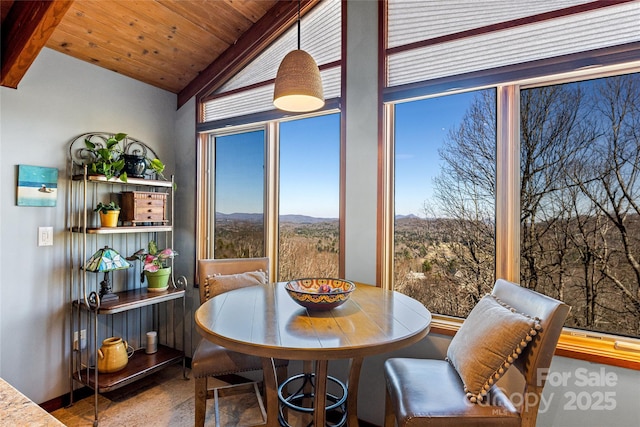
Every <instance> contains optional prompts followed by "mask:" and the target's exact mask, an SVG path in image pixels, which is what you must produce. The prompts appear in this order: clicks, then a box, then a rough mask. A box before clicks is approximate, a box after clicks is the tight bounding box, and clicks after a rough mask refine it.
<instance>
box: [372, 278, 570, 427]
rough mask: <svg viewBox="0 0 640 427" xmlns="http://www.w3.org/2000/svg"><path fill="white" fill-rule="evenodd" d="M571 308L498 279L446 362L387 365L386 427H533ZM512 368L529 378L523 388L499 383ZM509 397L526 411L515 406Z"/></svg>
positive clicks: (393, 360)
mask: <svg viewBox="0 0 640 427" xmlns="http://www.w3.org/2000/svg"><path fill="white" fill-rule="evenodd" d="M569 310H570V307H569V306H567V305H566V304H564V303H563V302H561V301H557V300H555V299H553V298H550V297H548V296H545V295H542V294H540V293H537V292H534V291H532V290H529V289H526V288H524V287H521V286H518V285H517V284H515V283H511V282H508V281H506V280H502V279H499V280H497V281H496V283H495V285H494V287H493V291H492V292H491V294H489V295H486V296H484V297H483V298H482V299H481V300H480V301H479V302H478V304H477V305H476V306H475V307H474V308H473V310H472V311H471V313H470V314H469V316H468V317H467V319H466V320H465V321H464V323H463V325H462V326H461V327H460V329H459V330H458V332H457V333H456V335H455V336H454V338H453V339H452V340H451V343H450V345H449V348H448V349H447V359H446V360H428V359H409V358H391V359H388V360H386V361H385V365H384V376H385V380H386V388H387V390H386V402H385V422H384V425H385V427H391V426H394V425H395V423H396V422H397V424H398V426H400V427H408V426H456V427H463V426H523V427H524V426H527V427H533V426H535V423H536V417H537V414H538V406H539V403H540V395H541V393H542V389H543V387H544V383H545V378H546V374H547V370H548V368H549V365H550V364H551V358H552V357H553V353H554V350H555V348H556V345H557V342H558V338H559V336H560V333H561V332H562V327H563V325H564V321H565V319H566V317H567V315H568V313H569ZM510 366H513V367H514V368H517V370H518V371H520V373H521V374H522V376H523V377H524V381H522V379H519V382H520V383H523V387H522V388H521V389H519V390H509V391H506V390H502V389H501V388H500V387H499V386H498V385H497V384H496V381H497V380H498V379H499V378H500V377H501V375H503V374H504V372H505V371H506V370H507V369H508V368H509V367H510ZM511 382H512V381H510V383H511ZM516 382H518V381H516ZM518 388H519V386H518ZM514 393H516V394H514ZM508 396H513V397H517V400H518V401H523V402H524V405H520V407H516V406H515V405H514V403H512V401H511V400H510V399H509V397H508ZM515 400H516V399H515V398H514V401H515Z"/></svg>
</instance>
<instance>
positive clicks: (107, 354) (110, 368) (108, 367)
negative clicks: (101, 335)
mask: <svg viewBox="0 0 640 427" xmlns="http://www.w3.org/2000/svg"><path fill="white" fill-rule="evenodd" d="M127 363H129V356H128V355H127V342H126V341H123V340H122V338H118V337H111V338H106V339H105V340H104V341H102V347H100V350H98V372H100V373H104V374H108V373H111V372H118V371H120V370H122V369H124V367H125V366H127Z"/></svg>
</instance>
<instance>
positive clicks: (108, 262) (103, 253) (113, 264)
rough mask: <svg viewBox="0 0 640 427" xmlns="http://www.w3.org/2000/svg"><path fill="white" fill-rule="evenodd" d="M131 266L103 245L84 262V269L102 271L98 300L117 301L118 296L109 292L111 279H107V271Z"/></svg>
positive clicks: (102, 301)
mask: <svg viewBox="0 0 640 427" xmlns="http://www.w3.org/2000/svg"><path fill="white" fill-rule="evenodd" d="M129 267H131V264H129V263H128V262H127V260H125V259H124V258H122V256H120V254H119V253H118V252H116V251H115V250H113V249H111V248H110V247H108V246H105V247H104V248H102V249H99V250H98V251H97V252H96V253H95V254H93V255H92V256H91V258H89V260H88V261H87V262H86V263H85V265H84V269H85V270H86V271H91V272H93V273H104V280H103V281H102V282H100V293H99V295H100V302H101V303H104V302H109V301H117V300H118V298H119V297H118V296H117V295H116V294H114V293H112V292H111V280H109V272H110V271H114V270H125V269H127V268H129Z"/></svg>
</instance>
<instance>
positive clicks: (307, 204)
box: [278, 114, 340, 281]
mask: <svg viewBox="0 0 640 427" xmlns="http://www.w3.org/2000/svg"><path fill="white" fill-rule="evenodd" d="M279 145H280V191H279V194H280V222H279V234H278V239H279V240H278V260H279V262H278V267H279V275H278V277H279V280H281V281H284V280H291V279H294V278H302V277H338V264H339V259H338V254H339V253H338V249H339V236H340V233H339V222H338V217H339V206H340V198H339V197H340V115H339V114H330V115H324V116H318V117H312V118H307V119H302V120H292V121H288V122H283V123H281V124H280V144H279Z"/></svg>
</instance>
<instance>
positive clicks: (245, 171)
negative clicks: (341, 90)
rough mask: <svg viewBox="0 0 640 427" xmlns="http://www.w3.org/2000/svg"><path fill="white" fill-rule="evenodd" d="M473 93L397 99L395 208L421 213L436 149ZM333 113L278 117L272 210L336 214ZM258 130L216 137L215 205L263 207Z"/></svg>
mask: <svg viewBox="0 0 640 427" xmlns="http://www.w3.org/2000/svg"><path fill="white" fill-rule="evenodd" d="M473 97H474V93H463V94H457V95H449V96H445V97H440V98H431V99H424V100H420V101H412V102H407V103H402V104H398V105H397V110H396V168H395V169H396V188H395V193H396V209H395V211H396V215H409V214H413V215H418V216H421V217H422V216H424V213H423V204H424V202H425V201H426V200H428V199H430V198H431V197H432V196H433V192H432V180H433V178H434V177H435V176H436V175H438V173H439V171H440V158H439V155H438V149H439V148H440V147H441V145H442V143H443V142H444V140H445V138H446V135H447V133H448V132H449V129H451V128H454V127H456V126H457V125H458V124H459V123H460V121H461V120H462V117H463V116H464V113H465V111H466V109H467V106H468V105H469V104H470V103H471V101H472V99H473ZM339 138H340V115H339V114H337V113H336V114H331V115H326V116H320V117H313V118H309V119H303V120H293V121H288V122H283V123H281V125H280V174H281V175H280V214H281V215H286V214H298V215H308V216H313V217H322V218H337V217H338V212H339V211H338V203H339V193H338V191H339V165H340V161H339V156H340V145H339ZM263 147H264V132H263V131H254V132H247V133H243V134H237V135H229V136H223V137H218V138H217V147H216V180H217V182H216V187H217V189H218V191H217V193H216V211H218V212H222V213H227V214H228V213H234V212H243V213H259V212H262V210H263V188H264V184H263V179H264V170H263V161H264V149H263Z"/></svg>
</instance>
